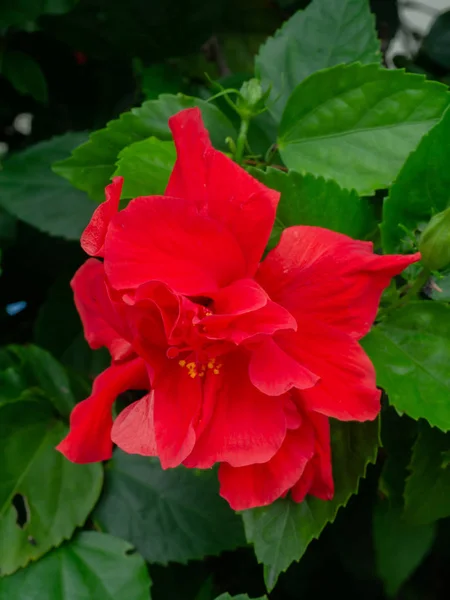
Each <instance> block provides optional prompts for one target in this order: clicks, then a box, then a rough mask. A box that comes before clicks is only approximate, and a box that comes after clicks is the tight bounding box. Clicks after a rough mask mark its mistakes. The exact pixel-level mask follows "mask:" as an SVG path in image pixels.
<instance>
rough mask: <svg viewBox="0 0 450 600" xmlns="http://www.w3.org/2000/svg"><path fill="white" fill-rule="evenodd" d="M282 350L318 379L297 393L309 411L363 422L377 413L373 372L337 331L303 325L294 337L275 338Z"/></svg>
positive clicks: (365, 358)
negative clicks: (312, 384)
mask: <svg viewBox="0 0 450 600" xmlns="http://www.w3.org/2000/svg"><path fill="white" fill-rule="evenodd" d="M277 342H278V343H279V345H280V347H281V348H283V350H284V351H285V352H286V353H287V354H289V355H290V356H292V358H294V359H295V360H296V361H298V362H299V363H300V364H302V365H304V366H305V368H307V369H309V370H310V371H311V372H313V373H315V374H316V375H318V376H319V377H320V380H319V381H318V382H317V384H316V385H315V386H314V387H312V388H309V389H305V390H302V391H299V392H298V393H299V394H300V397H301V400H302V403H303V405H304V406H305V407H306V408H307V409H308V410H311V411H316V412H319V413H322V414H324V415H326V416H328V417H334V418H336V419H339V420H340V421H351V420H354V421H367V420H372V419H375V418H376V416H377V415H378V413H379V412H380V391H379V390H377V388H376V383H375V370H374V368H373V365H372V363H371V362H370V360H369V358H368V356H367V355H366V353H365V352H364V350H363V349H362V348H361V346H360V345H359V344H358V342H357V341H356V340H355V339H353V338H352V337H350V336H349V335H346V334H345V333H342V332H341V331H340V330H339V329H336V328H335V327H331V326H329V325H325V324H323V323H320V322H316V323H314V322H312V323H308V324H306V323H305V322H304V323H302V324H301V327H299V331H298V332H297V333H291V332H286V333H283V334H280V335H279V336H277Z"/></svg>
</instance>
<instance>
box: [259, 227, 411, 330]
mask: <svg viewBox="0 0 450 600" xmlns="http://www.w3.org/2000/svg"><path fill="white" fill-rule="evenodd" d="M419 259H420V255H419V254H411V255H408V256H403V255H388V256H379V255H377V254H373V249H372V244H371V243H370V242H360V241H358V240H353V239H351V238H349V237H347V236H346V235H343V234H341V233H336V232H334V231H330V230H328V229H323V228H321V227H306V226H298V227H289V228H287V229H285V230H284V232H283V233H282V235H281V240H280V243H279V244H278V246H277V247H276V248H274V249H273V250H272V251H271V252H269V254H268V255H267V257H266V259H265V260H264V262H263V263H262V264H261V266H260V269H259V271H258V273H257V281H258V282H259V283H260V284H261V285H262V287H263V288H264V289H265V290H266V291H267V292H268V294H269V295H270V297H271V298H272V300H274V301H275V302H278V303H279V304H281V305H282V306H284V307H285V308H287V310H289V312H291V313H292V314H293V315H294V316H295V318H296V319H297V322H298V323H299V327H300V322H301V321H302V320H304V321H306V322H307V321H313V320H317V321H321V322H323V323H328V324H329V325H333V326H334V327H337V328H339V329H340V330H341V331H343V332H345V333H348V334H350V335H352V336H353V337H355V338H357V339H359V338H361V337H363V336H364V335H366V334H367V333H368V331H369V329H370V327H371V325H372V323H373V321H374V319H375V316H376V312H377V309H378V304H379V301H380V297H381V294H382V292H383V290H384V289H385V288H386V287H387V286H388V285H389V283H390V281H391V279H392V277H393V276H394V275H397V274H399V273H401V272H402V271H403V270H404V269H405V268H406V267H407V266H408V265H410V264H412V263H414V262H416V261H417V260H419Z"/></svg>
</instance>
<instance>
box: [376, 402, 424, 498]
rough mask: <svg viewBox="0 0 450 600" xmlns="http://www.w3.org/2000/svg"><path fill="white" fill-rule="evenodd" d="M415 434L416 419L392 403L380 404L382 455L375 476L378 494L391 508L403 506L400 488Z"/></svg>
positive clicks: (403, 481) (405, 475)
mask: <svg viewBox="0 0 450 600" xmlns="http://www.w3.org/2000/svg"><path fill="white" fill-rule="evenodd" d="M416 437H417V422H416V421H413V420H412V419H410V418H408V417H407V416H406V415H403V416H400V415H399V414H398V413H397V411H396V410H395V409H394V407H392V406H391V407H389V406H386V407H384V408H383V412H382V418H381V445H382V446H383V450H384V454H385V459H384V462H383V468H382V471H381V473H380V478H379V480H378V488H379V491H380V496H381V497H383V498H387V499H388V500H389V502H390V505H391V506H393V507H394V508H399V509H403V491H404V489H405V479H406V477H407V475H408V465H409V462H410V460H411V453H412V447H413V444H414V442H415V440H416Z"/></svg>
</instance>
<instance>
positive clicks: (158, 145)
mask: <svg viewBox="0 0 450 600" xmlns="http://www.w3.org/2000/svg"><path fill="white" fill-rule="evenodd" d="M176 157H177V155H176V151H175V146H174V144H173V142H162V141H161V140H158V139H157V138H155V137H151V138H148V139H147V140H143V141H142V142H135V143H134V144H131V146H127V147H126V148H124V149H123V150H122V151H121V152H120V153H119V160H118V162H117V169H116V171H115V173H114V175H122V177H124V179H125V181H124V185H123V190H122V198H127V199H128V198H136V197H137V196H151V195H158V194H164V190H165V189H166V186H167V183H168V181H169V177H170V173H171V172H172V168H173V165H174V163H175V159H176Z"/></svg>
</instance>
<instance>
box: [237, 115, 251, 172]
mask: <svg viewBox="0 0 450 600" xmlns="http://www.w3.org/2000/svg"><path fill="white" fill-rule="evenodd" d="M249 124H250V119H249V118H243V119H242V121H241V127H240V129H239V135H238V138H237V141H236V154H235V156H234V160H235V161H236V162H237V164H238V165H240V164H241V163H242V159H243V158H244V149H245V144H246V142H247V133H248V126H249Z"/></svg>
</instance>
